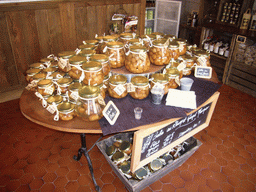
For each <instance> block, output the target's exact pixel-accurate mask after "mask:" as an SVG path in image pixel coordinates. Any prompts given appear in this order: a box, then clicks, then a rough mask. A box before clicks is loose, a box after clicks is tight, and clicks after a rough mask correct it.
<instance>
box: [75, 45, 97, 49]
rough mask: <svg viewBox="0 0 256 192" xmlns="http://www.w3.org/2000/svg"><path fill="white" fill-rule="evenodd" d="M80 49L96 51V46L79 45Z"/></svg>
mask: <svg viewBox="0 0 256 192" xmlns="http://www.w3.org/2000/svg"><path fill="white" fill-rule="evenodd" d="M78 48H79V49H81V51H83V50H95V49H96V47H95V45H92V44H83V45H79V46H78Z"/></svg>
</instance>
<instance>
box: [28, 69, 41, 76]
mask: <svg viewBox="0 0 256 192" xmlns="http://www.w3.org/2000/svg"><path fill="white" fill-rule="evenodd" d="M40 71H41V69H36V68H30V69H28V70H27V71H26V74H27V75H30V76H32V75H35V74H37V73H39V72H40Z"/></svg>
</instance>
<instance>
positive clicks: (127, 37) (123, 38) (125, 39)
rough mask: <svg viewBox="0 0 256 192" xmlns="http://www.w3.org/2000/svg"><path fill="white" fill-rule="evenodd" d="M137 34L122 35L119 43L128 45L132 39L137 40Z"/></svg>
mask: <svg viewBox="0 0 256 192" xmlns="http://www.w3.org/2000/svg"><path fill="white" fill-rule="evenodd" d="M135 37H136V34H135V33H134V34H133V33H121V34H120V38H119V41H121V42H122V43H123V44H124V45H128V43H129V41H130V40H131V39H135Z"/></svg>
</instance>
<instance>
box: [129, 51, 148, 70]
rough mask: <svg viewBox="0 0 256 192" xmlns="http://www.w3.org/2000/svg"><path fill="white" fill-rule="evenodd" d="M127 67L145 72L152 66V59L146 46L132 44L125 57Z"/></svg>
mask: <svg viewBox="0 0 256 192" xmlns="http://www.w3.org/2000/svg"><path fill="white" fill-rule="evenodd" d="M125 68H126V69H127V70H128V71H130V72H132V73H144V72H146V71H148V70H149V68H150V60H149V58H148V54H147V52H146V47H144V46H131V47H130V51H129V52H128V53H127V56H126V59H125Z"/></svg>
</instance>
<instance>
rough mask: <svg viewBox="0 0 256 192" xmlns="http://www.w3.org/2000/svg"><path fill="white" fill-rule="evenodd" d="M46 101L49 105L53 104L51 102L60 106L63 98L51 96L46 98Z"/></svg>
mask: <svg viewBox="0 0 256 192" xmlns="http://www.w3.org/2000/svg"><path fill="white" fill-rule="evenodd" d="M46 101H47V103H48V104H50V105H51V104H53V102H54V103H56V105H57V106H58V105H59V104H61V103H62V102H63V97H62V96H61V95H52V96H50V97H48V98H47V100H46Z"/></svg>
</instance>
